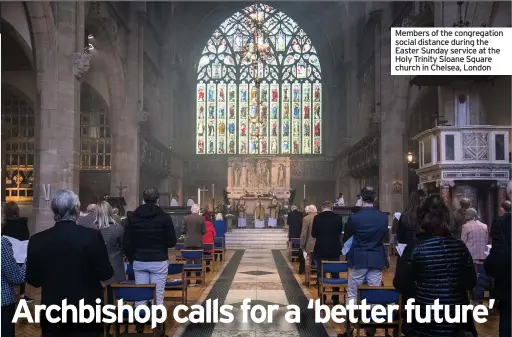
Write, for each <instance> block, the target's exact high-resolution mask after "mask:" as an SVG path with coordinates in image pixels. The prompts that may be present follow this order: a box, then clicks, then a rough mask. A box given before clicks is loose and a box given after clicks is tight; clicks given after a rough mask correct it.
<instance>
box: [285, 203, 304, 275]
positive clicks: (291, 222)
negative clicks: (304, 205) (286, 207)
mask: <svg viewBox="0 0 512 337" xmlns="http://www.w3.org/2000/svg"><path fill="white" fill-rule="evenodd" d="M291 209H292V211H291V212H290V213H288V218H286V223H287V224H288V241H290V240H291V239H300V234H301V232H302V218H303V214H302V212H300V211H299V210H298V209H297V206H292V208H291ZM289 244H290V245H291V242H289ZM294 248H299V247H294ZM305 264H306V262H305V261H304V255H303V254H302V252H301V251H300V250H299V274H304V268H305Z"/></svg>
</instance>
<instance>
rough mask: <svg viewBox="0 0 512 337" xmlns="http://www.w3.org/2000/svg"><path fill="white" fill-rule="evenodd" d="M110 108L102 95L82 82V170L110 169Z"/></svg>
mask: <svg viewBox="0 0 512 337" xmlns="http://www.w3.org/2000/svg"><path fill="white" fill-rule="evenodd" d="M108 115H109V108H108V106H107V104H106V103H105V101H104V100H103V98H102V97H101V95H100V94H99V93H98V92H97V91H96V90H95V89H94V88H92V87H91V86H90V85H88V84H86V83H82V86H81V93H80V132H81V134H80V135H81V137H80V138H81V155H80V157H81V159H80V169H81V170H85V171H87V170H92V171H98V170H99V171H108V170H110V156H111V136H110V124H109V118H108Z"/></svg>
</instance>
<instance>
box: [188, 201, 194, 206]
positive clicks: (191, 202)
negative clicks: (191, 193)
mask: <svg viewBox="0 0 512 337" xmlns="http://www.w3.org/2000/svg"><path fill="white" fill-rule="evenodd" d="M192 205H194V200H192V199H188V201H187V207H192Z"/></svg>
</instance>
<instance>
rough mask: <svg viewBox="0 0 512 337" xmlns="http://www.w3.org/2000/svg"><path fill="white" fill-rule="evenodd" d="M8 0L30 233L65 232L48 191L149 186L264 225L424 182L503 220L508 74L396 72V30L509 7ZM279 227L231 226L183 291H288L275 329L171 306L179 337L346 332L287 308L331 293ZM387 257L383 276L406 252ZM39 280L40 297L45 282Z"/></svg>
mask: <svg viewBox="0 0 512 337" xmlns="http://www.w3.org/2000/svg"><path fill="white" fill-rule="evenodd" d="M0 6H1V7H0V12H1V50H2V55H1V58H2V60H1V121H2V130H1V135H2V149H1V159H2V174H3V178H2V180H1V181H2V188H1V191H2V202H3V203H5V202H10V201H13V202H16V203H17V204H18V205H19V208H20V215H21V216H23V217H27V218H28V228H29V232H30V233H31V234H35V233H38V232H41V231H43V230H46V229H48V228H51V227H52V226H53V225H54V219H53V214H52V210H51V208H50V207H49V203H50V201H51V199H52V197H53V196H54V195H55V192H56V191H57V190H60V189H70V190H72V191H74V192H75V193H76V194H77V195H78V196H79V199H80V203H81V206H82V208H83V210H84V211H85V208H86V207H87V205H89V204H93V203H96V202H97V201H98V200H100V199H102V198H107V200H108V198H111V199H112V200H117V199H122V202H121V203H120V204H119V207H120V208H122V209H121V214H120V215H121V216H125V213H126V212H127V211H133V210H135V209H136V208H137V207H138V206H139V205H140V204H141V203H142V192H143V191H144V190H145V189H146V188H148V187H154V188H157V189H158V191H159V193H160V205H161V206H162V207H170V206H171V201H172V200H175V201H176V202H177V203H178V205H179V206H186V205H187V201H188V200H192V201H193V203H197V204H199V205H200V206H201V207H207V208H209V209H210V210H214V211H215V210H220V209H221V207H224V208H222V209H223V210H224V211H222V212H223V213H230V211H233V212H231V213H235V212H234V210H235V208H236V207H237V205H240V204H241V203H243V204H244V205H245V208H246V211H245V213H244V214H246V215H247V216H248V217H254V218H255V219H256V218H257V216H256V215H255V211H254V210H255V209H256V207H257V206H258V205H259V203H262V204H263V205H264V208H265V212H264V213H265V214H263V215H262V218H264V219H265V220H264V221H268V218H269V217H271V218H273V217H275V218H277V217H278V216H277V215H274V216H272V208H271V207H272V205H273V204H274V202H276V203H277V204H279V205H285V204H286V205H287V206H286V207H288V205H289V206H291V205H295V206H297V207H298V208H299V209H300V210H301V211H303V210H304V208H305V207H306V206H307V205H310V204H313V205H317V207H318V209H319V210H320V204H321V203H322V202H323V201H325V200H331V201H334V200H335V199H336V198H338V195H339V194H340V193H343V196H344V206H347V207H348V206H350V207H352V206H354V205H356V202H357V200H358V195H359V194H360V193H361V189H362V188H364V187H365V186H372V187H373V188H374V189H375V191H376V195H377V198H376V205H378V209H380V210H381V211H383V212H388V214H393V213H395V212H402V211H403V210H404V209H405V208H406V207H407V204H408V200H409V195H410V193H411V192H413V191H415V190H417V189H423V190H425V191H426V192H427V194H439V195H440V196H441V198H442V199H443V200H444V202H445V203H446V204H447V205H448V207H449V208H451V209H456V208H458V207H459V201H460V200H461V198H469V199H470V200H471V205H472V207H474V208H475V209H476V210H477V211H478V213H479V215H480V219H481V221H482V222H484V223H486V224H490V223H492V222H493V221H495V220H496V219H497V217H498V216H499V215H501V212H502V211H501V210H500V205H501V204H502V202H504V201H505V200H506V199H507V191H506V189H507V184H509V181H510V175H511V156H510V153H511V152H510V151H511V146H512V137H511V131H512V127H511V124H512V118H511V110H512V104H511V91H512V88H511V78H510V76H484V75H482V76H462V75H461V76H425V75H417V76H391V72H390V69H391V62H392V60H391V54H390V48H391V30H390V28H391V27H454V26H455V27H511V15H510V13H511V3H510V2H508V1H489V2H487V1H485V2H484V1H481V2H473V1H471V2H469V1H464V2H434V1H415V2H412V1H400V2H383V1H375V2H371V1H354V2H349V1H330V2H321V1H320V2H317V1H314V2H313V1H304V2H296V1H295V2H287V1H282V2H278V1H271V2H263V3H252V2H231V1H224V2H219V1H204V2H179V1H173V2H165V1H162V2H160V1H154V2H153V1H139V2H137V1H136V2H124V1H120V2H117V1H112V2H108V1H101V2H100V1H84V2H74V1H52V2H47V1H27V2H23V1H12V2H2V3H1V4H0ZM261 18H264V19H263V21H264V23H263V24H261V25H259V24H258V22H259V20H261ZM254 27H256V29H257V30H258V31H257V32H256V33H254V29H253V28H254ZM253 33H254V34H253ZM234 215H235V217H236V215H237V214H234ZM285 222H286V220H284V223H285ZM391 222H392V217H391V216H390V218H389V225H390V226H391ZM236 223H237V222H236V221H235V220H233V224H236ZM284 223H283V224H281V223H280V224H279V225H278V228H280V227H284V226H285V224H284ZM249 227H252V225H249ZM265 227H267V226H265ZM237 230H238V231H240V229H234V230H233V232H232V233H235V231H237ZM259 230H260V229H255V231H259ZM285 231H286V229H285ZM260 233H261V235H260V237H261V238H267V240H270V241H272V240H274V239H272V238H273V237H272V235H273V234H268V233H269V232H267V231H265V230H263V229H261V232H260ZM228 234H231V233H228ZM281 234H282V241H284V243H283V242H281V241H278V240H277V239H276V241H275V243H272V244H271V245H270V246H269V247H271V249H266V250H261V251H257V250H251V249H247V250H245V253H244V249H246V248H247V247H249V246H250V244H248V245H247V246H246V248H244V242H246V241H247V240H252V239H247V238H246V237H240V238H237V237H236V235H235V234H232V236H231V240H233V241H232V242H233V245H232V247H233V249H230V247H229V246H228V247H227V248H228V249H227V251H225V252H224V253H225V259H224V261H223V262H221V263H219V262H216V265H217V268H213V271H212V272H211V273H208V275H207V280H206V285H205V286H202V287H196V288H191V289H190V290H189V293H188V303H189V304H191V303H195V302H199V303H202V301H204V300H205V299H207V298H214V297H215V298H217V297H216V296H217V295H219V294H221V295H219V296H218V298H219V299H221V298H222V299H223V301H225V303H231V304H233V305H234V306H235V307H236V306H237V305H238V307H239V306H240V302H241V301H242V299H243V298H245V297H250V298H253V299H254V301H256V302H258V303H260V304H263V305H265V304H269V303H277V304H278V305H279V306H280V309H279V310H278V316H279V319H278V320H276V322H277V321H279V323H274V324H270V323H269V324H267V325H268V326H267V325H265V324H263V325H257V324H253V323H251V324H248V325H244V324H242V323H239V322H234V323H232V324H228V325H225V326H224V325H222V324H220V325H219V324H217V325H215V324H209V325H208V324H197V325H194V324H191V325H188V326H187V325H181V324H178V323H176V322H174V321H173V320H172V318H169V319H168V322H167V323H168V324H167V330H166V334H167V335H168V336H186V337H187V336H216V337H221V336H228V335H229V336H238V337H246V336H247V337H249V336H251V337H254V336H259V337H260V336H261V337H263V336H265V337H271V336H278V335H279V336H290V337H291V336H313V335H314V336H335V335H336V334H338V333H343V332H344V331H345V327H344V326H343V325H342V324H336V323H333V322H330V323H326V324H324V325H317V326H315V325H314V324H313V323H312V322H311V321H310V319H309V318H308V319H306V321H307V322H305V323H304V324H289V323H285V322H284V320H283V319H282V317H281V316H283V317H284V313H285V310H284V309H283V307H286V305H288V304H297V303H299V302H300V303H302V302H304V301H306V299H310V298H318V294H317V288H316V286H313V285H309V286H308V282H306V280H305V276H304V275H302V274H301V275H299V274H298V264H297V263H296V261H292V260H291V259H289V256H288V251H287V250H286V241H287V239H289V237H286V234H285V232H283V233H280V234H276V235H281ZM253 235H258V234H253ZM226 240H228V239H227V238H226ZM280 240H281V239H280ZM272 242H273V241H272ZM252 244H253V245H254V244H255V243H252ZM257 244H258V243H256V244H255V245H256V247H257ZM251 248H252V246H251ZM277 248H279V249H277ZM170 254H171V255H172V254H175V253H170ZM290 254H291V253H290ZM172 256H174V255H172ZM171 258H172V257H171ZM390 260H391V267H390V268H389V269H388V270H387V271H385V272H384V277H383V282H384V284H385V285H388V286H392V285H393V276H394V270H395V267H396V254H391V257H390ZM226 277H229V278H230V281H229V282H227V283H226V282H224V283H223V282H221V281H222V280H224V279H225V278H226ZM226 287H227V288H226ZM27 289H28V291H29V292H30V294H31V296H32V297H34V298H35V299H36V301H37V299H38V296H39V297H40V291H39V290H38V289H35V288H32V287H30V286H27ZM219 289H220V290H219ZM214 290H216V291H217V292H216V293H215V291H214ZM223 291H224V293H223ZM226 292H227V293H226ZM304 303H305V302H304ZM301 306H302V304H301ZM281 321H282V322H281ZM498 321H499V315H498V314H495V313H494V315H491V316H490V318H489V321H488V322H487V323H485V324H480V325H478V326H477V329H478V332H479V336H485V337H494V336H498ZM39 335H40V330H39V328H38V326H37V325H33V324H28V323H25V322H22V323H18V324H17V330H16V336H23V337H32V336H39Z"/></svg>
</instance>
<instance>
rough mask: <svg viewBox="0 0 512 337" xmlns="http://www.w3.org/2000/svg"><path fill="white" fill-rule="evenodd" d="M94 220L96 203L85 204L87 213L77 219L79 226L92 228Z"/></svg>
mask: <svg viewBox="0 0 512 337" xmlns="http://www.w3.org/2000/svg"><path fill="white" fill-rule="evenodd" d="M95 221H96V204H90V205H89V206H87V213H86V215H85V216H82V217H80V218H79V219H78V224H79V225H80V226H84V227H88V228H94V222H95Z"/></svg>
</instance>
